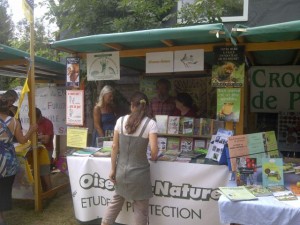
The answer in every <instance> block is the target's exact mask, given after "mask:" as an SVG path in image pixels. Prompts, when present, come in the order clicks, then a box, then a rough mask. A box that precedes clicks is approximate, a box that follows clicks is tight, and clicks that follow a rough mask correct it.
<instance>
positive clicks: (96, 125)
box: [93, 106, 104, 137]
mask: <svg viewBox="0 0 300 225" xmlns="http://www.w3.org/2000/svg"><path fill="white" fill-rule="evenodd" d="M93 120H94V128H95V129H96V131H97V133H98V135H99V137H104V131H103V129H102V126H101V111H100V108H99V107H97V106H95V107H94V111H93Z"/></svg>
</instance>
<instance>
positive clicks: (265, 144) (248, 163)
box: [227, 131, 279, 185]
mask: <svg viewBox="0 0 300 225" xmlns="http://www.w3.org/2000/svg"><path fill="white" fill-rule="evenodd" d="M228 150H229V151H228V152H227V153H228V155H227V158H229V159H230V160H229V161H230V163H229V165H228V166H229V169H230V170H232V171H233V172H236V181H237V184H238V185H246V184H251V185H252V184H253V177H252V175H253V173H254V172H255V171H256V168H257V167H262V166H263V164H264V161H265V160H267V159H270V158H273V159H274V158H278V157H279V151H278V146H277V141H276V136H275V132H274V131H268V132H260V133H252V134H245V135H236V136H232V137H229V138H228ZM266 176H267V175H266Z"/></svg>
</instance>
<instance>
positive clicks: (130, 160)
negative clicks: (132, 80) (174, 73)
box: [102, 92, 158, 225]
mask: <svg viewBox="0 0 300 225" xmlns="http://www.w3.org/2000/svg"><path fill="white" fill-rule="evenodd" d="M130 102H131V107H130V109H131V113H130V114H129V115H126V116H123V117H120V118H119V119H118V120H117V124H116V126H115V130H114V138H113V150H112V154H111V171H110V174H109V179H110V180H111V181H112V182H113V183H114V184H115V194H114V196H113V198H112V200H111V203H110V204H109V206H108V208H107V211H106V212H105V215H104V217H103V218H102V225H109V224H114V222H115V220H116V218H117V216H118V215H119V212H120V211H121V209H122V206H123V203H124V201H125V199H126V200H128V201H133V206H134V221H135V223H134V224H135V225H146V224H148V207H149V199H150V198H151V197H152V185H151V180H150V165H149V162H148V159H147V155H146V151H147V146H148V143H149V144H150V148H151V160H156V159H157V151H158V149H157V125H156V122H155V121H154V120H152V119H150V118H149V117H147V112H148V106H149V101H148V98H147V96H146V95H145V94H144V93H142V92H136V93H135V94H133V96H132V97H131V100H130Z"/></svg>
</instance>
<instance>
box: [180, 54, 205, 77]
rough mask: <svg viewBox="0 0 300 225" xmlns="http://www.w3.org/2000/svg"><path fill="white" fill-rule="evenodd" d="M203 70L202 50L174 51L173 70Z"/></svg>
mask: <svg viewBox="0 0 300 225" xmlns="http://www.w3.org/2000/svg"><path fill="white" fill-rule="evenodd" d="M202 70H204V50H203V49H195V50H183V51H175V52H174V72H184V71H202Z"/></svg>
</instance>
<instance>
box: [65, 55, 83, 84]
mask: <svg viewBox="0 0 300 225" xmlns="http://www.w3.org/2000/svg"><path fill="white" fill-rule="evenodd" d="M66 63H67V65H66V67H67V71H66V75H67V76H66V86H67V87H79V79H80V66H79V65H80V58H78V57H67V58H66Z"/></svg>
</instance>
